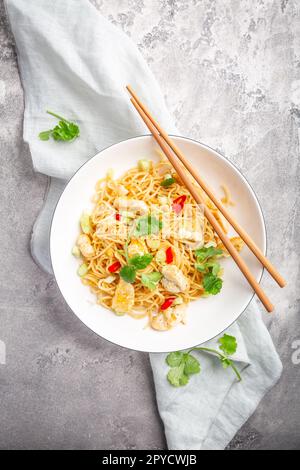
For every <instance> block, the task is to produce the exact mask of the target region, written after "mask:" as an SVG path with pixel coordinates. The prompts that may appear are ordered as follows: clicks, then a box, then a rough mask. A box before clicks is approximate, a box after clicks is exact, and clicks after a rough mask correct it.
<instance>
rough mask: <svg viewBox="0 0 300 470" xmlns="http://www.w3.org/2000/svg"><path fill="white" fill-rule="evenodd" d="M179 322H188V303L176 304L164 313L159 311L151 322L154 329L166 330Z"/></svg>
mask: <svg viewBox="0 0 300 470" xmlns="http://www.w3.org/2000/svg"><path fill="white" fill-rule="evenodd" d="M179 323H186V304H181V305H175V307H170V308H168V309H167V310H166V311H165V312H164V313H158V314H157V315H155V316H153V317H152V318H151V321H150V324H151V326H152V328H154V330H158V331H166V330H169V329H170V328H172V327H173V326H175V325H178V324H179Z"/></svg>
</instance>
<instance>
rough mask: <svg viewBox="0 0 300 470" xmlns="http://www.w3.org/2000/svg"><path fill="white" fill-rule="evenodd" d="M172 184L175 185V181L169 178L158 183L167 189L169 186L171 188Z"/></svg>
mask: <svg viewBox="0 0 300 470" xmlns="http://www.w3.org/2000/svg"><path fill="white" fill-rule="evenodd" d="M174 183H176V179H175V178H173V177H171V178H166V179H165V180H163V181H162V182H161V183H160V185H161V186H163V187H164V188H168V187H169V186H171V185H172V184H174Z"/></svg>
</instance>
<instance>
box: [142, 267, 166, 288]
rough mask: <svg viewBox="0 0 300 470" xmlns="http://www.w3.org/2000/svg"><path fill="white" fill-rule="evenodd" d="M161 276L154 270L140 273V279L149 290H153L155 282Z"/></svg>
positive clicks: (157, 281)
mask: <svg viewBox="0 0 300 470" xmlns="http://www.w3.org/2000/svg"><path fill="white" fill-rule="evenodd" d="M161 278H162V274H161V273H159V272H157V271H155V272H152V273H149V274H142V276H141V281H142V284H143V285H144V286H145V287H148V289H150V290H154V289H156V287H157V284H158V283H159V281H160V280H161Z"/></svg>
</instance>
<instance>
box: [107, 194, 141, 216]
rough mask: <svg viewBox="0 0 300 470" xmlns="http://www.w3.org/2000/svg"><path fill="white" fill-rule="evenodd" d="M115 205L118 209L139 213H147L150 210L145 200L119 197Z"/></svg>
mask: <svg viewBox="0 0 300 470" xmlns="http://www.w3.org/2000/svg"><path fill="white" fill-rule="evenodd" d="M114 206H115V207H116V208H117V209H118V210H124V211H134V212H138V213H139V214H147V212H148V211H149V208H148V206H147V204H146V203H145V202H144V201H139V200H138V199H130V198H124V197H117V198H116V199H115V202H114Z"/></svg>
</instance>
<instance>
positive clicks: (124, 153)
mask: <svg viewBox="0 0 300 470" xmlns="http://www.w3.org/2000/svg"><path fill="white" fill-rule="evenodd" d="M173 139H174V141H175V142H176V144H178V146H179V147H180V148H181V149H182V150H183V152H184V154H185V155H186V156H187V157H188V158H189V160H190V162H191V163H192V164H193V165H194V166H195V167H196V168H197V169H198V170H199V171H200V173H201V175H202V176H203V177H204V179H205V181H207V182H208V183H209V185H210V186H211V187H212V188H213V190H214V191H215V194H219V195H220V196H221V194H222V191H221V189H220V185H221V184H225V185H227V186H228V187H229V188H230V191H231V194H232V198H233V200H234V201H235V202H236V206H234V207H232V208H230V211H231V212H232V214H233V215H234V217H236V219H237V220H238V221H239V222H240V223H241V225H242V226H243V227H244V228H245V229H246V230H247V232H248V233H249V234H250V236H251V237H252V238H253V239H254V241H255V242H256V243H257V245H258V246H259V247H260V248H261V249H262V251H263V252H265V250H266V230H265V224H264V219H263V215H262V211H261V208H260V206H259V203H258V200H257V198H256V196H255V193H254V191H253V189H252V188H251V187H250V185H249V183H248V182H247V181H246V179H245V178H244V176H243V175H242V174H241V173H240V172H239V170H238V169H237V168H236V167H235V166H234V165H233V164H232V163H230V162H229V161H228V160H227V159H226V158H225V157H223V156H222V155H220V154H219V153H218V152H216V151H214V150H212V149H211V148H209V147H207V146H206V145H204V144H201V143H199V142H196V141H194V140H191V139H186V138H183V137H177V136H173ZM155 148H156V144H155V142H154V140H153V138H152V137H151V136H149V135H146V136H140V137H135V138H132V139H128V140H125V141H123V142H120V143H118V144H115V145H113V146H111V147H109V148H107V149H105V150H103V151H102V152H100V153H98V154H97V155H95V156H94V157H93V158H91V159H90V160H89V161H88V162H86V163H85V164H84V165H83V166H82V167H81V168H80V169H79V170H78V171H77V173H75V175H74V176H73V177H72V178H71V180H70V181H69V183H68V185H67V186H66V188H65V190H64V192H63V194H62V195H61V197H60V199H59V202H58V204H57V207H56V210H55V213H54V216H53V221H52V228H51V238H50V251H51V259H52V266H53V271H54V274H55V277H56V281H57V284H58V286H59V289H60V291H61V293H62V295H63V296H64V298H65V300H66V302H67V304H68V305H69V307H70V308H71V309H72V310H73V312H74V313H75V315H77V317H78V318H79V319H80V320H81V321H82V322H83V323H84V324H85V325H86V326H87V327H88V328H90V329H91V330H93V331H94V332H95V333H97V334H98V335H100V336H101V337H102V338H105V339H107V340H108V341H111V342H113V343H116V344H118V345H120V346H124V347H126V348H130V349H135V350H139V351H148V352H169V351H177V350H181V349H186V348H190V347H192V346H195V345H197V344H201V343H204V342H205V341H207V340H209V339H211V338H213V337H215V336H217V335H218V334H220V333H221V332H223V331H224V330H225V329H226V328H228V326H230V325H231V324H232V323H233V322H234V321H235V320H237V319H238V317H239V316H240V315H241V313H242V312H243V311H244V310H245V308H246V307H247V305H248V304H249V302H250V301H251V299H252V297H253V291H252V289H251V288H250V286H249V285H248V283H247V281H246V280H245V278H244V277H243V275H242V274H241V272H240V271H239V269H238V267H237V266H236V264H235V263H234V261H233V260H232V259H225V260H224V261H222V265H223V267H224V283H223V288H222V290H221V293H220V294H218V295H216V296H212V297H209V298H204V299H201V298H200V299H199V300H197V301H194V302H191V303H190V305H189V306H188V315H187V324H186V325H178V326H176V327H175V328H173V329H172V330H169V331H164V332H158V331H155V330H153V329H151V328H145V325H146V324H147V319H145V318H144V319H141V320H135V319H133V318H131V317H129V316H126V315H125V316H121V317H119V316H116V315H115V314H114V313H113V312H111V311H109V310H107V309H105V308H103V307H102V306H100V305H97V304H96V303H95V296H94V295H93V294H92V293H91V292H90V290H89V288H88V287H87V286H84V285H83V284H82V283H81V280H80V278H79V277H78V275H77V274H76V271H77V267H78V260H76V259H74V257H73V256H72V254H71V250H72V247H73V245H74V243H75V241H76V238H77V236H78V233H79V224H78V221H79V219H80V216H81V213H82V212H83V211H84V210H86V209H89V208H92V203H91V197H92V196H93V194H94V188H95V184H96V181H97V180H98V179H100V178H101V177H103V176H104V175H105V174H106V172H107V171H108V170H109V169H110V168H113V169H114V171H115V175H116V176H120V175H122V173H124V172H125V171H126V170H128V169H129V168H131V167H133V166H134V165H135V164H136V162H137V160H139V159H140V158H152V159H154V160H155V159H157V156H156V152H155V151H154V149H155ZM241 254H242V257H243V258H244V259H245V261H246V262H247V264H248V266H249V268H250V269H251V271H252V273H253V274H254V276H255V278H256V279H257V280H258V281H259V280H260V279H261V276H262V271H263V270H262V267H261V265H260V263H259V262H258V261H257V260H256V258H255V257H254V255H253V254H252V253H251V252H250V251H249V249H248V248H247V247H244V248H243V250H242V253H241Z"/></svg>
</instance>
